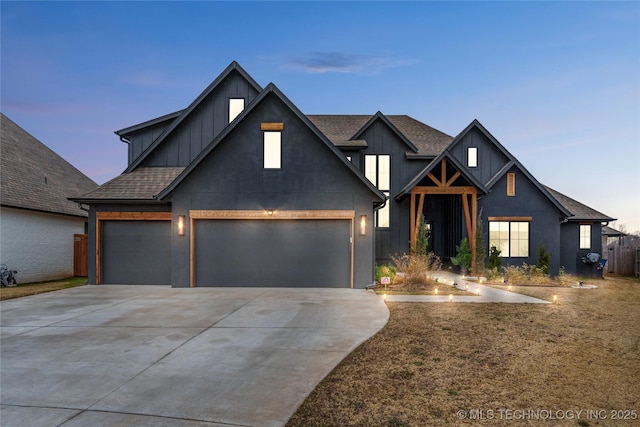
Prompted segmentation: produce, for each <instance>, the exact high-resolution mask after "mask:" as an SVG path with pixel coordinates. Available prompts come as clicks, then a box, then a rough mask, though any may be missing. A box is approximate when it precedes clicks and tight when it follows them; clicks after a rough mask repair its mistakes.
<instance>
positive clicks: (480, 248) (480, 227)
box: [473, 215, 487, 276]
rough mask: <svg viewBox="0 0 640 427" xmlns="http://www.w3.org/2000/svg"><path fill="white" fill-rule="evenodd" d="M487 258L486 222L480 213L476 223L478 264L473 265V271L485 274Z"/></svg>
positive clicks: (479, 274)
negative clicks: (484, 222) (483, 221)
mask: <svg viewBox="0 0 640 427" xmlns="http://www.w3.org/2000/svg"><path fill="white" fill-rule="evenodd" d="M486 258H487V249H486V246H485V241H484V224H483V223H482V220H481V219H480V215H478V220H477V224H476V265H474V266H473V271H475V274H476V275H477V276H481V275H483V274H484V269H485V259H486Z"/></svg>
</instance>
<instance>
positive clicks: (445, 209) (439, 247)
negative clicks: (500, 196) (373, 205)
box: [397, 156, 484, 271]
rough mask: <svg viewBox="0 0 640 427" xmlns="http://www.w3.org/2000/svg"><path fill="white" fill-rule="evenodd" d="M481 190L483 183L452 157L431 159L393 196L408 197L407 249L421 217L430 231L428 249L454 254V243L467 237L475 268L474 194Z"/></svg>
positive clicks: (412, 243) (414, 239)
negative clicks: (431, 160)
mask: <svg viewBox="0 0 640 427" xmlns="http://www.w3.org/2000/svg"><path fill="white" fill-rule="evenodd" d="M483 192H484V187H483V186H482V185H481V184H480V183H478V182H477V181H476V180H475V179H474V178H473V176H471V175H469V174H467V173H465V171H464V168H463V167H462V166H461V165H459V164H458V162H457V161H456V160H455V159H451V158H448V156H440V157H439V158H437V159H435V160H434V161H433V162H432V163H431V164H430V165H429V166H428V167H427V168H425V169H424V170H423V171H422V172H420V174H418V175H417V176H416V177H415V178H414V179H413V180H412V181H411V183H409V185H407V187H405V189H403V191H402V192H401V193H400V194H399V195H398V196H397V198H400V197H404V196H407V195H408V196H409V197H410V219H409V223H410V246H411V250H412V251H413V250H414V249H415V248H416V243H417V240H418V234H419V230H420V224H421V221H423V220H424V221H425V223H426V224H427V227H428V228H429V231H430V237H429V250H430V251H433V252H434V253H435V254H436V255H438V256H439V257H441V258H443V259H447V258H451V257H453V256H455V255H456V246H457V245H459V244H460V241H461V240H462V239H463V238H464V237H467V238H468V239H469V246H470V248H471V258H472V260H471V268H472V271H473V270H475V263H476V248H475V244H476V228H477V219H478V194H479V193H483Z"/></svg>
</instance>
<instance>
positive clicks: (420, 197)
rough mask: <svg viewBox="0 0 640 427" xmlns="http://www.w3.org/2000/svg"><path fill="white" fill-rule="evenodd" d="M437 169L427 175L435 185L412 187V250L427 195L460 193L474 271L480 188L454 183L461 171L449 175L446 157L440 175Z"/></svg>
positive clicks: (414, 246) (416, 238)
mask: <svg viewBox="0 0 640 427" xmlns="http://www.w3.org/2000/svg"><path fill="white" fill-rule="evenodd" d="M436 169H438V166H436V167H435V168H434V169H433V171H432V172H428V173H427V177H428V178H429V179H430V180H431V181H432V182H433V183H434V184H435V186H415V187H413V188H412V189H411V194H410V197H411V213H410V215H411V216H410V227H411V250H415V248H416V243H417V240H418V230H419V227H420V218H421V217H422V213H423V209H424V198H425V196H426V195H428V194H431V195H436V194H453V195H455V194H459V195H460V196H461V197H462V210H463V212H464V220H465V225H466V229H467V235H468V238H469V246H470V247H471V268H472V270H473V271H475V264H476V246H475V245H476V222H477V217H478V214H477V206H478V189H477V188H476V187H474V186H456V185H454V182H455V181H456V180H457V179H458V178H459V177H460V175H461V172H460V171H459V170H458V171H455V172H454V173H453V174H451V176H449V175H448V174H447V158H446V157H442V159H441V160H440V167H439V169H440V171H439V172H440V176H439V177H437V176H436V175H434V172H435V171H436ZM436 173H437V172H436ZM416 202H417V203H416ZM416 204H417V206H416Z"/></svg>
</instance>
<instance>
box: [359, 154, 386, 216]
mask: <svg viewBox="0 0 640 427" xmlns="http://www.w3.org/2000/svg"><path fill="white" fill-rule="evenodd" d="M364 175H365V176H366V177H367V179H368V180H369V181H371V182H372V183H373V185H375V186H376V187H377V188H378V190H380V191H382V192H383V193H384V195H385V196H387V199H388V198H389V195H390V193H391V156H390V155H388V154H380V155H376V154H367V155H365V156H364ZM390 214H391V208H390V206H389V202H387V204H386V205H385V206H384V207H383V208H381V209H378V211H377V213H376V227H378V228H389V226H390Z"/></svg>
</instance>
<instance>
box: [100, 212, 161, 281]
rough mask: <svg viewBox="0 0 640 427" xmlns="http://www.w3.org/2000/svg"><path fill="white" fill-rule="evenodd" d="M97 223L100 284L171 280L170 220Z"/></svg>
mask: <svg viewBox="0 0 640 427" xmlns="http://www.w3.org/2000/svg"><path fill="white" fill-rule="evenodd" d="M101 223H102V231H101V243H102V252H101V254H102V256H101V263H100V268H101V283H105V284H128V285H169V284H170V283H171V221H102V222H101Z"/></svg>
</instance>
